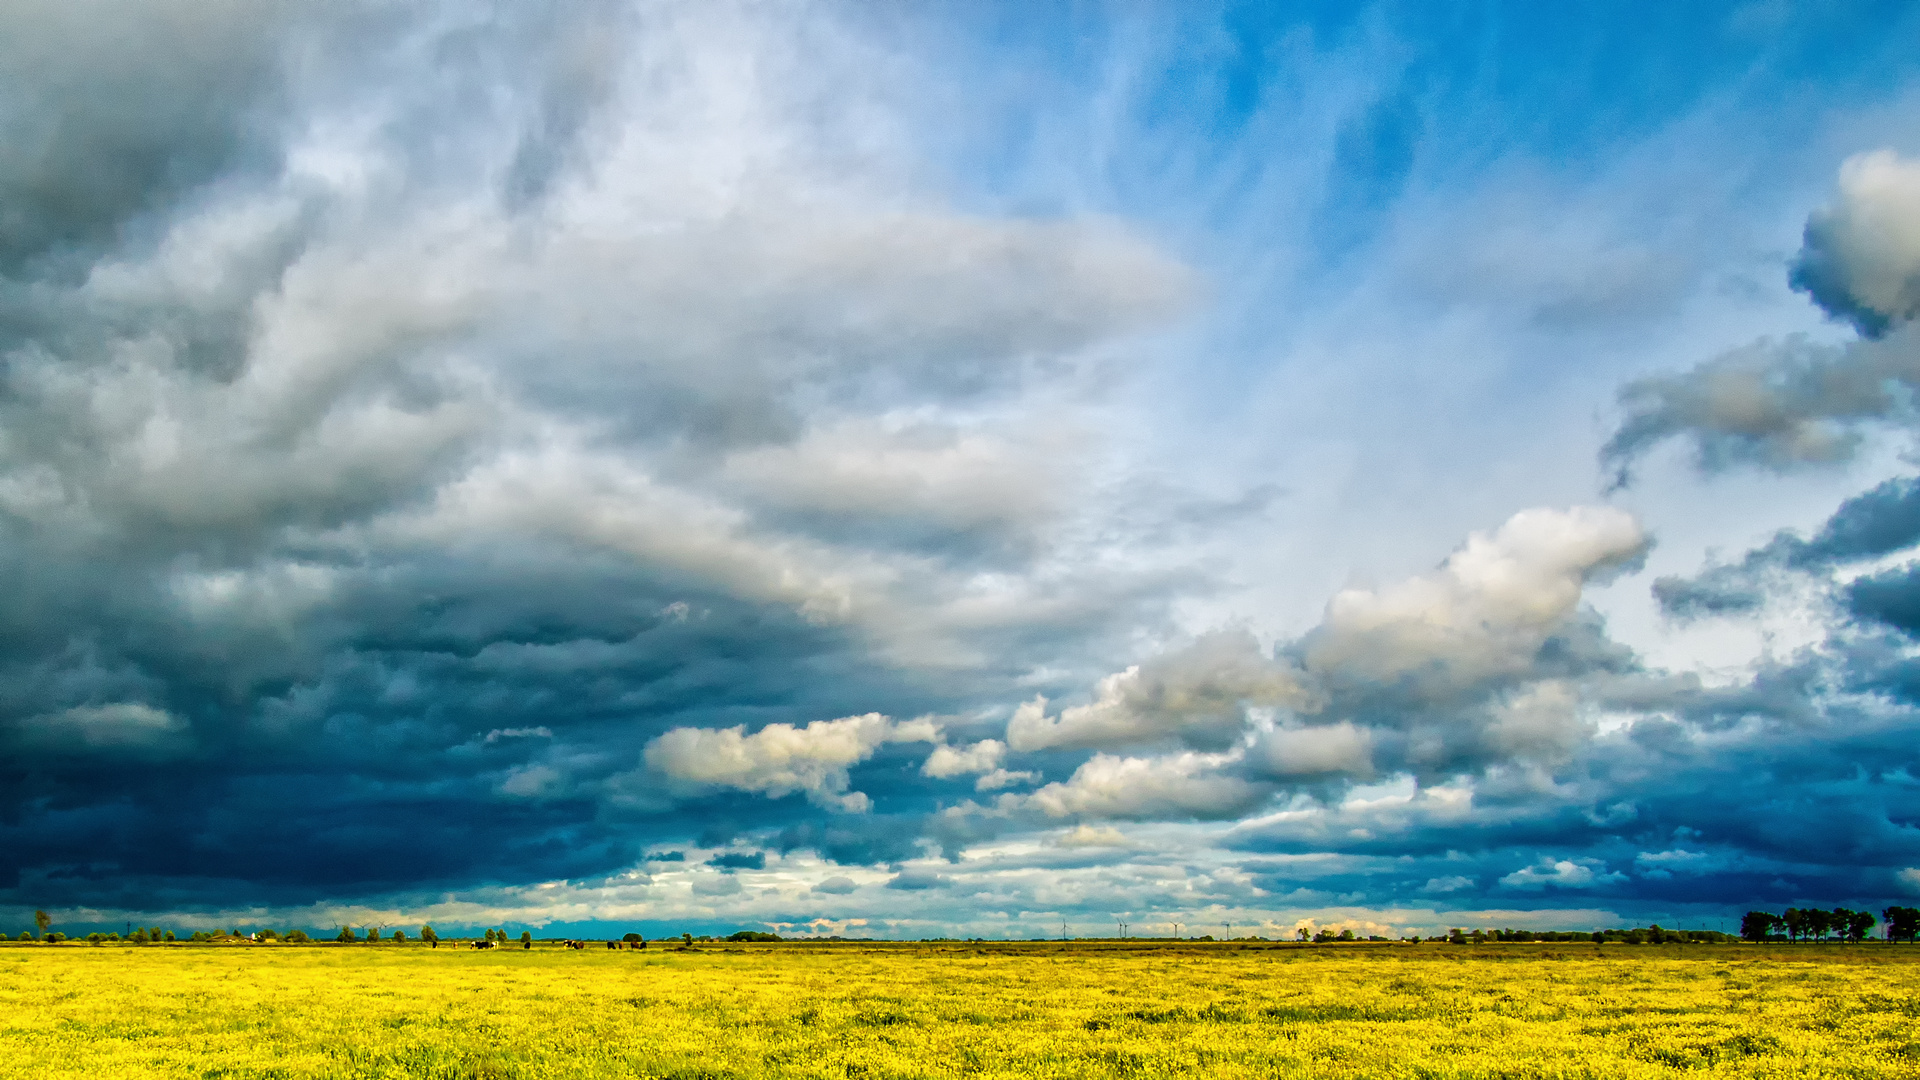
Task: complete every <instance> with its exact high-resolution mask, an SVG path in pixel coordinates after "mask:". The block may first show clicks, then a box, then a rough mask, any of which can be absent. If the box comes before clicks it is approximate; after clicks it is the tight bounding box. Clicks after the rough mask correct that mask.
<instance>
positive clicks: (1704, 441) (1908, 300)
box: [1601, 150, 1920, 486]
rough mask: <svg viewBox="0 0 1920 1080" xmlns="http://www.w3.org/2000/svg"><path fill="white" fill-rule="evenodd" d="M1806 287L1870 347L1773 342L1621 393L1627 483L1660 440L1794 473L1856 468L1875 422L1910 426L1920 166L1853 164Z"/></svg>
mask: <svg viewBox="0 0 1920 1080" xmlns="http://www.w3.org/2000/svg"><path fill="white" fill-rule="evenodd" d="M1791 278H1792V283H1793V285H1794V287H1795V288H1796V289H1800V290H1802V291H1804V292H1806V293H1808V294H1809V295H1810V296H1811V297H1812V298H1813V300H1814V301H1815V302H1816V303H1817V304H1819V305H1820V306H1821V307H1822V308H1824V309H1825V310H1826V311H1827V312H1828V313H1829V314H1831V315H1833V316H1834V317H1836V318H1842V319H1846V320H1848V321H1850V322H1852V323H1853V324H1854V325H1855V326H1856V327H1857V328H1858V329H1859V330H1860V332H1861V334H1862V335H1863V338H1862V340H1858V341H1853V342H1847V343H1844V344H1839V345H1821V344H1814V343H1812V342H1809V341H1808V340H1806V339H1805V338H1802V337H1789V338H1787V339H1786V340H1784V341H1775V340H1768V339H1763V340H1760V341H1757V342H1754V343H1752V344H1750V345H1747V346H1744V347H1742V348H1738V349H1734V350H1731V351H1729V352H1726V353H1724V354H1722V355H1720V356H1718V357H1716V358H1714V359H1712V360H1709V361H1706V362H1705V363H1702V364H1700V365H1699V366H1697V367H1695V368H1694V369H1693V370H1691V371H1688V372H1685V373H1683V374H1680V375H1662V376H1655V377H1651V378H1646V379H1641V380H1637V381H1635V382H1632V383H1629V384H1627V385H1626V386H1625V387H1624V388H1622V389H1621V391H1620V404H1621V407H1622V410H1623V411H1624V413H1625V416H1624V418H1623V419H1622V421H1621V424H1620V427H1619V428H1618V430H1616V431H1615V433H1614V434H1613V436H1612V438H1610V439H1609V440H1608V441H1607V444H1606V446H1605V447H1603V448H1602V450H1601V462H1602V464H1603V465H1604V466H1606V467H1607V468H1609V469H1611V470H1613V472H1614V476H1615V484H1616V485H1620V486H1624V485H1625V484H1626V483H1627V482H1628V481H1629V480H1630V479H1631V468H1632V465H1633V463H1634V462H1635V460H1637V459H1638V458H1639V457H1640V456H1641V455H1642V454H1644V453H1645V452H1646V451H1647V450H1649V449H1650V448H1652V447H1653V446H1654V445H1656V444H1658V443H1660V442H1662V441H1664V440H1666V439H1669V438H1675V437H1682V438H1687V439H1689V440H1691V441H1692V442H1693V444H1694V449H1695V452H1696V456H1697V460H1698V462H1699V464H1700V466H1701V467H1702V468H1703V469H1707V470H1709V471H1712V470H1719V469H1723V468H1726V467H1728V466H1730V465H1735V464H1757V465H1761V466H1764V467H1768V468H1774V469H1784V468H1789V467H1794V466H1799V465H1807V464H1822V463H1833V462H1840V461H1845V460H1848V459H1849V458H1851V457H1852V456H1853V455H1854V453H1855V452H1856V450H1857V449H1858V447H1859V445H1860V441H1861V438H1862V431H1861V429H1862V428H1863V427H1864V426H1865V425H1867V424H1869V423H1871V422H1875V421H1894V422H1902V423H1904V422H1906V419H1907V415H1908V409H1907V405H1906V402H1907V399H1908V397H1909V396H1910V395H1911V392H1912V390H1913V388H1914V387H1915V385H1916V384H1920V338H1917V337H1916V336H1915V334H1914V333H1912V332H1910V331H1909V330H1906V329H1902V327H1904V326H1905V325H1906V324H1907V323H1908V322H1909V321H1910V320H1911V319H1912V317H1913V316H1914V315H1915V314H1916V313H1917V312H1920V164H1915V163H1913V162H1909V161H1905V160H1903V159H1902V158H1900V157H1899V156H1898V155H1897V154H1895V153H1893V152H1892V151H1890V150H1878V151H1874V152H1872V153H1867V154H1860V155H1857V156H1855V157H1851V158H1848V159H1847V161H1846V162H1845V163H1844V164H1842V165H1841V167H1840V176H1839V197H1838V200H1837V201H1836V203H1835V204H1834V205H1833V206H1831V207H1829V208H1827V209H1824V210H1820V211H1816V212H1815V213H1814V214H1813V215H1812V216H1811V217H1809V218H1808V221H1807V226H1806V232H1805V237H1804V242H1803V246H1802V248H1801V251H1800V254H1799V256H1798V258H1797V259H1796V260H1795V262H1794V265H1793V270H1792V273H1791Z"/></svg>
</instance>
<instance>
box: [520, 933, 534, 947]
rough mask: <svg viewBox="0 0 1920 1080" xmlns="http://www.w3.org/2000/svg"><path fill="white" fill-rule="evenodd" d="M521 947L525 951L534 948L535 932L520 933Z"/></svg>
mask: <svg viewBox="0 0 1920 1080" xmlns="http://www.w3.org/2000/svg"><path fill="white" fill-rule="evenodd" d="M520 947H521V948H523V949H531V948H533V931H531V930H522V931H520Z"/></svg>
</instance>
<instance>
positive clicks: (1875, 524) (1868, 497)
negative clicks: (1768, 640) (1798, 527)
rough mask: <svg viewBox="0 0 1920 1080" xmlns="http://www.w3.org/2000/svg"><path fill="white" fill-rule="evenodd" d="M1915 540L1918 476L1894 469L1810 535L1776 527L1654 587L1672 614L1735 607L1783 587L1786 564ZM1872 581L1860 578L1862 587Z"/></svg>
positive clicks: (1886, 549)
mask: <svg viewBox="0 0 1920 1080" xmlns="http://www.w3.org/2000/svg"><path fill="white" fill-rule="evenodd" d="M1915 544H1920V482H1916V481H1915V480H1914V479H1912V478H1911V477H1895V478H1894V479H1891V480H1887V481H1884V482H1882V483H1880V484H1879V485H1877V486H1875V487H1874V488H1873V489H1872V490H1870V491H1866V492H1863V493H1862V494H1859V495H1856V496H1854V497H1852V498H1850V499H1848V500H1846V501H1845V502H1843V503H1841V504H1840V507H1839V509H1837V510H1835V511H1834V513H1833V514H1832V516H1830V517H1829V518H1828V519H1827V520H1826V522H1825V523H1824V524H1822V525H1821V527H1820V530H1819V531H1818V532H1817V533H1816V534H1815V535H1814V536H1813V537H1812V538H1811V539H1807V538H1805V537H1802V536H1800V535H1799V534H1797V533H1793V532H1789V531H1782V532H1780V533H1777V534H1775V535H1774V537H1773V538H1772V539H1771V540H1769V541H1768V542H1767V543H1765V544H1763V545H1761V546H1760V547H1757V548H1754V549H1753V550H1751V551H1749V552H1747V553H1746V554H1745V555H1744V556H1742V557H1741V558H1740V560H1739V561H1738V562H1733V563H1726V564H1722V565H1718V566H1710V567H1708V568H1706V569H1704V570H1702V571H1700V572H1699V573H1697V574H1695V575H1694V576H1692V577H1679V576H1666V577H1661V578H1659V579H1657V580H1655V581H1654V583H1653V594H1654V597H1655V598H1656V599H1657V600H1658V601H1659V602H1660V606H1661V609H1662V610H1663V611H1664V612H1666V613H1667V614H1668V615H1669V616H1671V617H1674V618H1679V619H1693V618H1702V617H1707V616H1727V615H1740V614H1745V613H1749V612H1753V611H1756V610H1758V609H1760V608H1761V607H1763V606H1764V605H1765V604H1766V602H1767V600H1768V598H1769V597H1770V596H1771V595H1773V594H1774V593H1775V592H1777V591H1779V590H1781V589H1783V588H1785V587H1787V583H1786V580H1785V577H1786V574H1787V572H1790V571H1793V572H1800V573H1803V574H1812V575H1820V574H1824V573H1825V572H1827V571H1829V570H1831V569H1832V568H1833V567H1836V566H1840V565H1845V564H1847V563H1853V562H1859V561H1862V560H1866V559H1874V558H1879V557H1881V556H1885V555H1890V554H1893V553H1894V552H1898V551H1903V550H1905V549H1907V548H1910V547H1913V546H1914V545H1915ZM1873 588H1874V587H1873V586H1872V585H1868V586H1866V589H1867V591H1869V592H1871V591H1872V590H1873Z"/></svg>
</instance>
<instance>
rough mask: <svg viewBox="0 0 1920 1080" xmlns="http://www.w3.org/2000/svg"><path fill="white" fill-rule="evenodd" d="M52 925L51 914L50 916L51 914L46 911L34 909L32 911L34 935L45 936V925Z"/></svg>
mask: <svg viewBox="0 0 1920 1080" xmlns="http://www.w3.org/2000/svg"><path fill="white" fill-rule="evenodd" d="M52 925H53V916H51V915H48V914H47V913H46V912H44V911H35V912H34V913H33V931H34V936H36V937H46V936H47V927H49V926H52Z"/></svg>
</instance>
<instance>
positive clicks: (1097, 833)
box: [1053, 823, 1133, 848]
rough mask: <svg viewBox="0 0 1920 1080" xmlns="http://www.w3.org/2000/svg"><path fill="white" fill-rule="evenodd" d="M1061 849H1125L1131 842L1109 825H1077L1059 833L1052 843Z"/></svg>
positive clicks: (1130, 845)
mask: <svg viewBox="0 0 1920 1080" xmlns="http://www.w3.org/2000/svg"><path fill="white" fill-rule="evenodd" d="M1053 842H1054V843H1055V844H1056V845H1058V846H1060V847H1063V848H1125V847H1132V846H1133V845H1132V842H1131V841H1129V840H1128V839H1127V838H1126V835H1125V834H1123V833H1122V832H1121V831H1120V830H1119V829H1116V828H1114V827H1113V826H1111V825H1087V824H1084V823H1082V824H1079V825H1075V826H1074V827H1073V828H1071V829H1068V830H1067V831H1066V832H1063V833H1061V834H1060V835H1059V836H1058V837H1056V838H1055V839H1054V841H1053Z"/></svg>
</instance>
